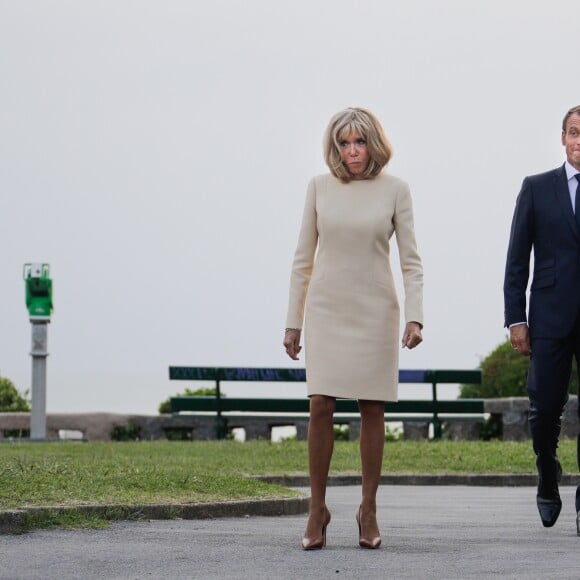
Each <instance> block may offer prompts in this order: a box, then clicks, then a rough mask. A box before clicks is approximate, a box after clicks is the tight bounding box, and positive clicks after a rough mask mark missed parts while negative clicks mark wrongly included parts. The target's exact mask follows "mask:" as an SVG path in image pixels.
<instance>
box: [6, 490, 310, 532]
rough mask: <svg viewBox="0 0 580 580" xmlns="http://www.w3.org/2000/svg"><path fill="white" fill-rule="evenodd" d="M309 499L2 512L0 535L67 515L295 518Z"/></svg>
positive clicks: (125, 517) (58, 507)
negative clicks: (34, 520)
mask: <svg viewBox="0 0 580 580" xmlns="http://www.w3.org/2000/svg"><path fill="white" fill-rule="evenodd" d="M309 501H310V498H308V497H292V498H282V499H264V500H259V499H258V500H241V501H225V502H214V503H190V504H145V505H82V506H53V507H30V508H23V509H19V510H10V511H0V534H20V533H23V532H24V531H25V530H26V524H27V522H28V521H29V519H30V518H34V517H35V516H36V517H42V516H46V515H49V514H64V513H67V512H71V513H72V512H75V513H83V514H87V515H95V516H100V517H104V518H105V519H108V520H170V519H177V518H179V519H183V520H204V519H214V518H226V517H227V518H242V517H248V516H294V515H300V514H305V513H306V512H307V511H308V503H309Z"/></svg>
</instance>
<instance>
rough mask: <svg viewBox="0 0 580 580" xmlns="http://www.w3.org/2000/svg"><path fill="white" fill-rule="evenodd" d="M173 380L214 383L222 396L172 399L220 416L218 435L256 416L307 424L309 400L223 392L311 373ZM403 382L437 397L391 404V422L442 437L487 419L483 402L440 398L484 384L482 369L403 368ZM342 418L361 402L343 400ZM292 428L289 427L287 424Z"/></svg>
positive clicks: (190, 371) (239, 372) (186, 374)
mask: <svg viewBox="0 0 580 580" xmlns="http://www.w3.org/2000/svg"><path fill="white" fill-rule="evenodd" d="M169 378H170V380H178V381H213V383H214V385H215V390H216V395H215V396H210V397H197V396H177V397H171V399H170V401H171V412H172V413H173V415H174V416H175V415H179V414H180V413H184V412H186V413H189V414H204V415H208V414H210V415H213V416H215V421H216V437H217V438H218V439H222V438H224V437H225V436H226V434H227V432H228V430H229V428H230V426H231V424H233V423H234V422H235V420H236V419H237V418H240V417H243V418H245V419H248V418H255V419H258V420H260V419H263V420H270V421H271V422H272V423H276V424H284V423H283V421H284V420H285V421H287V422H290V421H291V420H305V419H307V414H308V411H309V404H310V401H309V399H308V398H306V397H305V398H292V399H288V398H271V399H267V398H238V397H225V396H222V394H221V383H222V382H229V381H244V382H256V381H259V382H285V383H288V382H304V381H306V371H305V369H285V368H235V367H178V366H171V367H169ZM399 383H400V384H410V383H415V384H419V383H424V384H425V383H426V384H431V398H430V399H426V400H420V399H417V400H414V399H408V400H399V401H397V402H394V403H386V404H385V420H386V421H388V420H390V421H423V422H425V421H427V422H430V423H432V424H433V434H434V437H435V438H436V439H439V438H441V433H442V428H441V423H442V421H443V420H444V421H449V420H453V419H454V418H455V419H466V418H469V419H470V420H475V421H483V419H484V402H483V399H455V400H440V399H438V396H437V386H438V385H440V384H457V383H465V384H481V370H479V369H477V370H399ZM336 413H337V414H339V415H340V414H351V415H353V414H358V403H357V401H356V400H352V399H337V401H336ZM352 420H353V419H352V417H351V418H348V419H347V418H344V417H342V418H341V417H340V416H336V415H335V423H337V424H340V423H349V422H351V421H352ZM286 424H288V423H286Z"/></svg>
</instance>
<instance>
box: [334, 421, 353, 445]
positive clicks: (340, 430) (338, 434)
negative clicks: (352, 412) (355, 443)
mask: <svg viewBox="0 0 580 580" xmlns="http://www.w3.org/2000/svg"><path fill="white" fill-rule="evenodd" d="M333 431H334V440H335V441H348V438H349V436H350V428H349V426H348V425H347V424H346V423H343V424H342V425H334V426H333Z"/></svg>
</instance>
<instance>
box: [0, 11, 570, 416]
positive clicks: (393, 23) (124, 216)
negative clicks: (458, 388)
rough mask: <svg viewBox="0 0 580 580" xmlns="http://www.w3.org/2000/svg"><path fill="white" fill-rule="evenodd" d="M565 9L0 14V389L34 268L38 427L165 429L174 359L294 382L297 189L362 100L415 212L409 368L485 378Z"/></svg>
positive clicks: (564, 99)
mask: <svg viewBox="0 0 580 580" xmlns="http://www.w3.org/2000/svg"><path fill="white" fill-rule="evenodd" d="M577 10H578V3H577V1H572V0H567V1H564V0H555V1H552V2H530V1H523V0H518V1H515V0H514V1H510V2H506V1H505V0H501V1H500V0H485V1H484V0H471V1H469V2H465V1H461V0H440V1H437V2H433V1H431V0H405V1H403V0H400V1H396V2H395V1H386V0H377V1H370V0H367V1H365V0H359V1H358V2H352V0H351V1H348V2H347V1H344V0H323V1H313V0H293V1H292V2H272V1H271V0H239V1H234V0H212V1H211V2H196V1H194V0H181V1H180V0H163V1H161V0H159V1H153V0H133V1H128V0H111V1H108V0H99V1H96V0H94V1H88V0H69V1H63V0H35V1H34V0H33V1H30V0H0V83H1V89H0V219H1V229H0V232H1V234H0V235H1V240H2V246H1V254H0V255H1V261H0V265H1V268H0V288H1V297H2V299H1V302H0V375H2V376H7V377H9V378H10V379H11V380H13V381H14V382H15V384H16V385H17V387H18V388H19V389H21V390H24V389H26V388H29V386H30V365H31V363H30V356H29V350H30V324H29V321H28V316H27V311H26V308H25V304H24V282H23V280H22V266H23V264H24V263H26V262H30V261H40V262H47V263H49V264H50V265H51V269H52V277H53V279H54V301H55V311H54V315H53V321H52V323H51V324H50V326H49V352H50V357H49V359H48V405H47V407H48V411H53V412H61V411H62V412H66V411H119V412H143V413H155V412H156V409H157V405H158V403H159V402H160V401H162V400H163V399H165V398H166V397H168V396H169V395H171V394H174V393H176V392H178V391H180V390H183V388H184V387H185V386H187V385H185V384H182V383H181V384H180V383H172V382H170V381H169V380H168V371H167V368H168V366H169V365H170V364H177V365H193V366H212V365H220V366H292V365H295V364H296V363H293V362H292V361H290V359H288V358H287V357H286V355H285V353H284V352H283V349H282V347H281V342H282V334H283V327H284V322H285V317H286V306H287V297H288V279H289V274H290V266H291V261H292V257H293V253H294V247H295V244H296V240H297V235H298V228H299V225H300V223H299V222H300V218H301V214H302V208H303V202H304V196H305V192H306V185H307V183H308V180H309V179H310V177H311V176H312V175H315V174H319V173H323V172H325V171H326V167H325V165H324V162H323V158H322V148H321V141H322V133H323V131H324V129H325V127H326V124H327V122H328V120H329V118H330V117H331V115H332V114H333V113H335V112H336V111H337V110H340V109H342V108H344V107H347V106H353V105H358V106H366V107H368V108H370V109H371V110H373V111H374V112H375V113H376V114H377V115H378V117H379V118H380V119H381V121H382V123H383V125H384V127H385V130H386V132H387V134H388V136H389V138H390V140H391V141H392V144H393V147H394V157H393V159H392V161H391V163H390V164H389V167H388V170H389V171H390V172H391V173H393V174H395V175H398V176H400V177H402V178H403V179H405V180H406V181H407V182H408V183H409V184H410V186H411V191H412V193H413V196H414V203H415V218H416V232H417V239H418V244H419V250H420V253H421V255H422V258H423V262H424V268H425V330H424V338H425V341H424V343H423V344H422V345H421V346H420V347H419V348H417V349H416V350H414V351H412V352H407V351H403V352H402V354H401V367H402V368H475V367H477V366H478V364H479V361H480V358H481V357H482V356H485V355H486V354H487V353H489V352H490V351H491V350H492V349H493V348H494V347H495V346H496V345H497V344H498V343H499V342H501V341H502V340H503V339H504V337H505V331H504V329H503V328H502V326H503V300H502V282H503V280H502V278H503V268H504V261H505V251H506V246H507V239H508V232H509V225H510V221H511V214H512V210H513V207H514V202H515V198H516V195H517V193H518V191H519V187H520V184H521V181H522V179H523V177H524V176H525V175H528V174H532V173H538V172H540V171H545V170H547V169H551V168H553V167H555V166H557V165H559V164H561V163H562V162H563V160H564V151H563V148H562V146H561V145H560V124H561V119H562V116H563V115H564V113H565V111H566V110H567V109H568V108H569V107H571V106H573V105H578V104H580V77H579V75H578V74H577V72H578V71H577V61H578V47H579V44H578V42H579V37H578V26H577V23H578V18H577ZM394 258H395V260H396V259H397V258H396V254H395V256H394ZM395 265H396V264H395ZM397 268H398V266H397ZM399 280H400V278H399ZM399 287H400V286H399ZM302 362H303V361H301V362H300V364H302ZM224 390H225V391H226V392H227V393H231V394H232V395H233V394H242V393H243V394H248V395H265V394H271V395H284V394H292V395H296V396H299V395H301V394H303V393H304V392H305V390H304V386H303V385H298V386H290V387H289V386H284V385H272V386H265V387H257V386H252V385H231V384H230V385H226V386H225V387H224ZM401 395H404V393H403V392H401ZM403 398H404V397H403Z"/></svg>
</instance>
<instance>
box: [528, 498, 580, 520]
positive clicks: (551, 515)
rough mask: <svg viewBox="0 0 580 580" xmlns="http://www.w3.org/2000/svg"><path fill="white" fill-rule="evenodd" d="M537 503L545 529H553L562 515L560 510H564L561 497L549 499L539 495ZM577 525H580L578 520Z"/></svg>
mask: <svg viewBox="0 0 580 580" xmlns="http://www.w3.org/2000/svg"><path fill="white" fill-rule="evenodd" d="M536 503H537V504H538V511H539V512H540V518H541V520H542V524H543V526H544V527H545V528H551V527H552V526H553V525H554V524H555V523H556V520H557V519H558V516H559V515H560V510H561V509H562V500H561V499H560V496H556V497H550V498H547V497H542V496H540V495H537V496H536ZM576 524H577V525H578V520H576Z"/></svg>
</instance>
